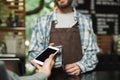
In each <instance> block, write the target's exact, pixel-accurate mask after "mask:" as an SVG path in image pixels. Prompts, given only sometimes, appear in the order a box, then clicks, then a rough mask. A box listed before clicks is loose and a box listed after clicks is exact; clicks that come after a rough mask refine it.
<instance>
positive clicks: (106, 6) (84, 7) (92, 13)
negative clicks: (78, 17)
mask: <svg viewBox="0 0 120 80" xmlns="http://www.w3.org/2000/svg"><path fill="white" fill-rule="evenodd" d="M73 1H74V0H73ZM75 1H76V2H75V5H76V8H77V9H78V10H80V12H81V13H84V14H86V15H88V16H89V17H91V18H92V21H93V29H94V32H95V33H96V34H98V35H117V34H120V0H75Z"/></svg>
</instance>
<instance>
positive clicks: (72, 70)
mask: <svg viewBox="0 0 120 80" xmlns="http://www.w3.org/2000/svg"><path fill="white" fill-rule="evenodd" d="M76 70H78V68H77V67H72V68H69V69H66V72H67V73H71V72H74V71H76Z"/></svg>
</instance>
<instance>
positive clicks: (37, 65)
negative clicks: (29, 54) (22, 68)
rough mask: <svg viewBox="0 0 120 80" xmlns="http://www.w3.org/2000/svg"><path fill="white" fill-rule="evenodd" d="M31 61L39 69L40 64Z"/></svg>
mask: <svg viewBox="0 0 120 80" xmlns="http://www.w3.org/2000/svg"><path fill="white" fill-rule="evenodd" d="M31 63H32V64H33V65H34V66H35V67H36V68H38V69H41V66H40V65H39V64H37V63H35V62H34V61H31Z"/></svg>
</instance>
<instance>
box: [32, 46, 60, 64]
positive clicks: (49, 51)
mask: <svg viewBox="0 0 120 80" xmlns="http://www.w3.org/2000/svg"><path fill="white" fill-rule="evenodd" d="M58 52H59V48H57V47H52V46H48V47H47V48H46V49H45V50H43V51H42V53H41V54H39V55H38V56H37V57H36V58H35V59H34V61H35V62H36V63H38V64H40V65H43V64H44V61H45V60H46V59H47V58H48V57H49V56H50V55H51V54H57V53H58Z"/></svg>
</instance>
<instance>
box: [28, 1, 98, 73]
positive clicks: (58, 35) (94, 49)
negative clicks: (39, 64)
mask: <svg viewBox="0 0 120 80" xmlns="http://www.w3.org/2000/svg"><path fill="white" fill-rule="evenodd" d="M72 1H73V0H54V2H55V6H56V8H55V10H54V11H53V12H52V13H50V14H48V15H45V16H42V17H39V18H38V20H37V21H36V24H35V26H34V27H33V32H32V38H31V43H30V48H29V59H30V60H32V59H33V58H35V57H36V55H38V54H40V52H41V51H42V50H43V49H45V48H46V47H47V46H48V45H49V44H54V46H58V45H62V46H63V66H64V71H65V72H66V73H67V74H68V75H79V74H80V73H85V72H87V71H91V70H93V69H94V68H95V66H96V64H97V63H98V60H97V57H96V53H98V52H99V48H98V46H97V43H96V36H95V34H94V32H93V28H92V22H91V20H90V19H89V18H88V17H87V16H85V15H83V14H81V13H80V12H78V11H77V10H76V9H75V8H73V7H72V6H71V4H72Z"/></svg>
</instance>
